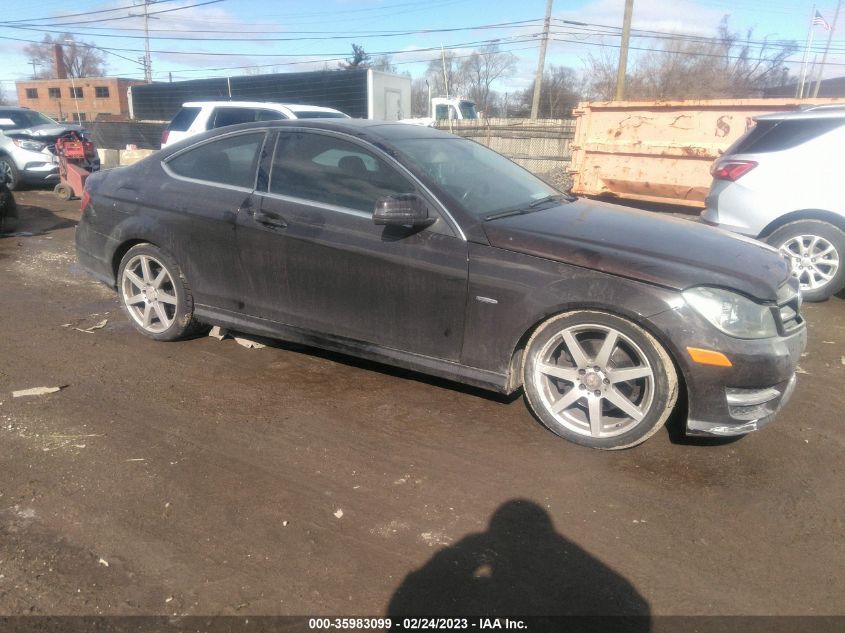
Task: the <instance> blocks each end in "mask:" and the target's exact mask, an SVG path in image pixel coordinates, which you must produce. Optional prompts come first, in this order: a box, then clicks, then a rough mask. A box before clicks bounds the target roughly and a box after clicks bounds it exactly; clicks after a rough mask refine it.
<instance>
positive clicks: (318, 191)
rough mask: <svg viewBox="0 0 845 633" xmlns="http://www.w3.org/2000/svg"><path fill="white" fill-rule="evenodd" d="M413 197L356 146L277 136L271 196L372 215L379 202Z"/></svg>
mask: <svg viewBox="0 0 845 633" xmlns="http://www.w3.org/2000/svg"><path fill="white" fill-rule="evenodd" d="M413 191H414V186H413V185H412V184H411V182H410V181H409V180H408V179H406V178H405V177H404V176H402V175H401V174H400V173H399V172H397V171H396V170H395V169H394V168H393V167H391V166H390V165H388V164H387V163H386V162H385V161H383V160H382V159H380V158H378V157H377V156H375V155H373V154H371V153H369V152H368V151H367V150H365V149H362V148H361V147H359V146H358V145H356V144H354V143H350V142H349V141H345V140H343V139H339V138H336V137H333V136H328V135H325V134H314V133H307V132H291V133H284V134H280V135H279V142H278V143H277V144H276V154H275V156H274V157H273V167H272V169H271V172H270V192H271V193H277V194H281V195H285V196H292V197H294V198H303V199H305V200H313V201H314V202H322V203H324V204H332V205H335V206H339V207H347V208H350V209H356V210H358V211H364V212H366V213H371V212H372V210H373V208H374V207H375V203H376V200H378V199H379V198H381V197H383V196H390V195H394V194H399V193H411V192H413Z"/></svg>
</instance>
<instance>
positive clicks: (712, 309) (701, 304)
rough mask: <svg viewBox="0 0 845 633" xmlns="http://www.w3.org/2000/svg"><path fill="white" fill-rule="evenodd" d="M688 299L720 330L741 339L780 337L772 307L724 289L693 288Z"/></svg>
mask: <svg viewBox="0 0 845 633" xmlns="http://www.w3.org/2000/svg"><path fill="white" fill-rule="evenodd" d="M683 297H684V300H685V301H686V302H687V303H688V304H689V305H691V306H692V307H693V308H694V309H695V311H696V312H698V313H699V314H700V315H701V316H703V317H704V318H705V319H707V320H708V321H710V323H712V324H713V325H714V326H715V327H716V328H718V329H719V330H721V331H722V332H724V333H725V334H728V335H730V336H735V337H737V338H769V337H771V336H777V333H778V331H777V325H776V324H775V317H774V316H773V315H772V310H771V308H769V307H768V306H764V305H760V304H759V303H755V302H754V301H752V300H751V299H746V298H745V297H743V296H742V295H738V294H736V293H734V292H729V291H727V290H722V289H720V288H692V289H690V290H687V291H685V292H684V293H683Z"/></svg>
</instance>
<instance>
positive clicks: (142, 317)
mask: <svg viewBox="0 0 845 633" xmlns="http://www.w3.org/2000/svg"><path fill="white" fill-rule="evenodd" d="M120 291H121V294H122V296H123V303H124V304H125V305H126V309H127V310H128V311H129V314H130V316H131V317H132V318H133V319H134V320H135V322H136V323H137V324H138V325H140V326H141V327H142V328H144V329H145V330H146V331H147V332H151V333H153V334H158V333H160V332H164V331H165V330H166V329H167V328H169V327H170V326H171V325H173V321H174V320H175V318H176V303H177V298H176V289H175V287H174V285H173V277H171V276H170V273H169V272H168V270H167V268H165V267H164V265H163V264H162V263H161V262H160V261H158V260H157V259H155V258H154V257H150V256H149V255H136V256H135V257H133V258H132V259H131V260H129V261H128V262H127V264H126V266H125V267H124V268H123V277H122V278H121V280H120Z"/></svg>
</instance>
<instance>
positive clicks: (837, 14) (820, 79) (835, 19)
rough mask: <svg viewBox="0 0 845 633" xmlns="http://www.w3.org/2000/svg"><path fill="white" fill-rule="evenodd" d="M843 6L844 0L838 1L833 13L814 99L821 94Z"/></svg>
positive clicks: (814, 89)
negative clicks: (825, 68)
mask: <svg viewBox="0 0 845 633" xmlns="http://www.w3.org/2000/svg"><path fill="white" fill-rule="evenodd" d="M841 8H842V0H839V2H837V3H836V13H834V14H833V24H831V25H830V31H828V33H827V45H826V46H825V47H824V54H823V55H822V63H821V65H819V78H818V80H816V87H815V88H813V99H815V98H816V97H818V96H819V88H821V87H822V73H824V65H825V63H826V62H827V52H828V51H829V50H830V41H831V40H832V39H833V32H834V31H835V30H836V21H837V20H838V19H839V10H840V9H841Z"/></svg>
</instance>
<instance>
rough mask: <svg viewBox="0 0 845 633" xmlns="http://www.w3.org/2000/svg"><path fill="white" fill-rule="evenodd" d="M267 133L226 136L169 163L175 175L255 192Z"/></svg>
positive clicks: (183, 154)
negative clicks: (258, 166)
mask: <svg viewBox="0 0 845 633" xmlns="http://www.w3.org/2000/svg"><path fill="white" fill-rule="evenodd" d="M263 142H264V132H252V133H249V134H238V135H235V136H227V137H224V138H222V139H219V140H216V141H211V142H208V143H203V144H202V145H199V146H197V147H195V148H193V149H189V150H187V151H184V152H181V153H179V154H177V155H176V156H174V157H173V158H171V159H169V160H167V161H166V165H167V167H168V169H170V170H171V171H172V172H173V173H175V174H177V175H179V176H183V177H185V178H191V179H193V180H201V181H205V182H209V183H213V184H220V185H231V186H234V187H242V188H245V189H252V187H253V186H254V183H255V172H256V167H257V164H258V150H259V149H260V148H261V144H262V143H263Z"/></svg>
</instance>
